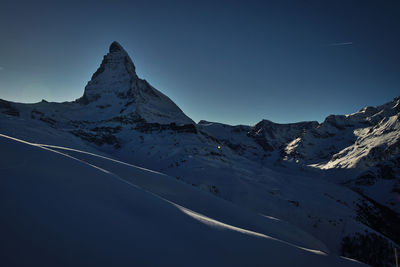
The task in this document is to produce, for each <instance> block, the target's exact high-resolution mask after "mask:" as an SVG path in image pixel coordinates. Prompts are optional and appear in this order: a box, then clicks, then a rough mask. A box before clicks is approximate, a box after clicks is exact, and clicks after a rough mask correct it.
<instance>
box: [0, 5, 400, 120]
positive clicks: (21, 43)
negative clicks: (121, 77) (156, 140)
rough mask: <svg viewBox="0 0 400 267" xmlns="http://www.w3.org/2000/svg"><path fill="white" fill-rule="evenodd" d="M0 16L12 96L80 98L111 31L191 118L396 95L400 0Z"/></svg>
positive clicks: (279, 111) (2, 68) (273, 115)
mask: <svg viewBox="0 0 400 267" xmlns="http://www.w3.org/2000/svg"><path fill="white" fill-rule="evenodd" d="M82 2H84V3H82ZM0 25H1V26H0V35H1V42H0V98H3V99H7V100H13V101H18V102H36V101H40V100H41V99H43V98H44V99H46V100H49V101H69V100H74V99H76V98H78V97H80V96H81V95H82V93H83V89H84V87H85V85H86V83H87V81H88V80H89V79H90V77H91V75H92V73H93V72H94V71H95V70H96V69H97V67H98V65H99V64H100V62H101V60H102V57H103V55H104V54H105V53H106V52H107V50H108V46H109V45H110V44H111V42H112V41H114V40H116V41H118V42H120V43H121V44H122V46H124V48H125V49H126V50H127V51H128V53H129V54H130V56H131V57H132V59H133V61H134V63H135V65H136V69H137V72H138V75H139V76H140V77H141V78H144V79H146V80H148V81H149V82H150V83H151V84H152V85H153V86H154V87H156V88H157V89H159V90H160V91H162V92H163V93H165V94H166V95H168V96H169V97H170V98H171V99H172V100H173V101H175V102H176V103H177V104H178V105H179V106H180V107H181V109H182V110H183V111H184V112H185V113H186V114H187V115H188V116H190V117H191V118H193V119H194V120H195V121H198V120H200V119H206V120H210V121H219V122H225V123H229V124H253V123H255V122H257V121H259V120H261V119H263V118H264V119H269V120H272V121H276V122H295V121H303V120H319V121H321V120H323V119H324V118H325V117H326V116H327V115H329V114H345V113H352V112H355V111H357V110H358V109H360V108H362V107H364V106H366V105H369V106H374V105H379V104H383V103H385V102H387V101H390V100H391V99H392V98H394V97H395V96H398V95H400V1H388V0H385V1H378V0H377V1H367V0H360V1H351V0H346V1H338V0H336V1H312V0H307V1H306V0H293V1H285V0H277V1H205V0H203V1H167V0H165V1H149V0H147V1H133V0H131V1H99V0H98V1H92V2H90V1H15V0H13V1H8V0H5V1H4V0H3V1H1V4H0Z"/></svg>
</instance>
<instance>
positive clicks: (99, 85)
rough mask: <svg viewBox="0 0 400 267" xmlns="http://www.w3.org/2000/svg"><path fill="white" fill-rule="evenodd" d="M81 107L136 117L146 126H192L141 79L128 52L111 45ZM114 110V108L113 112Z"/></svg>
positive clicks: (86, 91) (173, 106)
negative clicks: (150, 123) (164, 124)
mask: <svg viewBox="0 0 400 267" xmlns="http://www.w3.org/2000/svg"><path fill="white" fill-rule="evenodd" d="M77 102H78V103H80V104H83V105H87V106H90V107H94V108H95V107H99V106H101V107H110V108H109V110H108V111H104V112H107V113H110V115H116V114H111V113H115V111H116V110H118V113H119V114H120V115H124V116H127V115H129V116H135V117H140V118H141V119H144V120H145V121H147V122H157V123H172V122H176V123H178V124H193V123H194V122H193V121H192V120H191V119H190V118H188V117H187V116H186V115H185V114H184V113H183V112H182V111H181V110H180V109H179V107H178V106H177V105H176V104H175V103H174V102H173V101H171V99H169V98H168V97H167V96H166V95H164V94H163V93H161V92H160V91H158V90H157V89H155V88H154V87H153V86H151V85H150V84H149V83H148V82H147V81H146V80H143V79H140V78H139V77H138V76H137V74H136V68H135V65H134V64H133V61H132V59H131V58H130V56H129V55H128V53H127V52H126V51H125V49H124V48H123V47H122V46H121V45H120V44H119V43H118V42H116V41H114V42H112V43H111V45H110V48H109V51H108V53H107V54H106V55H105V56H104V58H103V60H102V62H101V64H100V66H99V68H98V69H97V70H96V72H95V73H94V74H93V75H92V78H91V80H90V81H89V82H88V84H87V85H86V87H85V91H84V94H83V96H82V97H81V98H79V99H78V100H77ZM111 107H112V108H111Z"/></svg>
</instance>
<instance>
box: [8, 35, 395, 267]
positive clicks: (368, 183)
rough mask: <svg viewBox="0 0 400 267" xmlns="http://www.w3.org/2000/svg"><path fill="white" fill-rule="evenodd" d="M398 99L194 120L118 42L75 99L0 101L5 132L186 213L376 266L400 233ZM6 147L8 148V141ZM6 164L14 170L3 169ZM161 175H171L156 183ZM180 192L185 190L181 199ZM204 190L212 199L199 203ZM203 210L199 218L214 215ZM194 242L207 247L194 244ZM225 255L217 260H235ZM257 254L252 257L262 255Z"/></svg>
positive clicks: (387, 261) (389, 261) (388, 258)
mask: <svg viewBox="0 0 400 267" xmlns="http://www.w3.org/2000/svg"><path fill="white" fill-rule="evenodd" d="M399 103H400V98H396V99H394V100H393V101H391V102H389V103H387V104H385V105H382V106H379V107H375V108H374V107H367V108H364V109H362V110H361V111H359V112H356V113H354V114H350V115H345V116H337V115H331V116H329V117H327V118H326V120H325V121H324V122H323V123H321V124H320V123H318V122H300V123H291V124H278V123H273V122H271V121H268V120H263V121H261V122H259V123H257V124H256V125H254V126H245V125H238V126H231V125H226V124H221V123H213V122H207V121H200V122H199V123H198V124H196V123H195V122H193V121H192V120H191V119H190V118H188V117H187V116H186V115H185V114H184V113H183V112H182V111H181V110H180V109H179V107H178V106H176V105H175V104H174V103H173V102H172V101H171V100H170V99H169V98H168V97H167V96H165V95H164V94H162V93H161V92H159V91H158V90H156V89H155V88H153V87H152V86H151V85H150V84H149V83H148V82H147V81H145V80H142V79H140V78H139V77H138V76H137V74H136V71H135V66H134V64H133V62H132V60H131V59H130V57H129V55H128V54H127V53H126V51H125V50H124V49H123V48H122V47H121V45H119V44H118V43H116V42H113V43H112V44H111V46H110V49H109V52H108V53H107V55H106V56H104V59H103V61H102V63H101V65H100V67H99V69H98V70H97V71H96V72H95V73H94V75H93V77H92V79H91V80H90V81H89V83H88V84H87V86H86V87H85V90H84V94H83V96H82V97H81V98H79V99H77V100H76V101H73V102H64V103H49V102H46V101H42V102H40V103H36V104H21V103H12V102H9V101H6V100H0V133H1V134H4V135H7V136H11V137H14V138H19V139H22V140H25V141H27V142H30V145H32V144H31V143H35V144H37V143H39V144H47V145H55V146H58V148H57V147H49V146H43V145H40V148H46V149H52V150H55V152H57V153H63V155H64V154H67V156H68V155H69V156H70V157H74V158H78V159H79V160H81V161H83V163H85V164H86V163H87V164H91V165H93V166H96V167H99V168H101V169H103V170H106V171H108V172H110V173H112V174H117V176H118V177H119V178H121V179H122V180H124V181H129V182H132V181H134V183H133V184H134V185H139V186H140V187H144V188H145V189H146V190H149V191H150V192H152V193H154V194H156V195H157V196H162V197H163V198H165V199H166V200H168V201H172V202H174V203H178V204H179V205H181V206H183V207H186V208H189V209H190V212H189V213H191V212H192V211H193V212H197V213H200V214H206V215H207V216H208V217H210V218H213V219H216V220H217V221H221V222H225V223H227V224H229V225H233V226H238V227H239V228H241V229H242V228H243V229H250V230H251V231H254V232H256V233H262V234H265V235H268V236H274V237H276V238H277V239H279V240H281V241H282V240H283V241H285V242H288V243H290V244H295V245H298V246H302V247H307V248H312V249H317V250H321V251H324V252H325V253H328V254H331V255H345V256H347V257H350V258H354V259H357V260H360V261H363V262H365V263H368V264H370V265H372V266H392V265H393V264H394V262H393V259H394V258H393V247H394V246H396V243H397V246H398V244H399V243H400V231H399V230H398V227H397V225H400V215H399V214H400V198H399V196H400V157H399V137H400V130H399V127H400V126H399V123H400V119H399V111H400V104H399ZM60 146H62V147H67V148H70V149H76V151H74V150H65V148H59V147H60ZM7 149H11V148H7ZM28 150H29V149H28ZM2 151H7V150H2ZM17 151H21V152H19V153H21V154H23V153H25V152H22V151H25V150H24V149H21V150H17ZM81 151H87V152H89V153H92V156H88V155H89V154H85V153H82V152H81ZM1 155H2V158H6V157H7V153H5V152H3V153H2V154H1ZM93 155H100V156H104V157H107V158H110V157H111V158H114V159H118V160H121V161H123V162H126V163H127V164H134V165H138V166H142V167H144V168H148V169H151V170H153V171H157V172H159V173H163V174H166V175H164V176H162V177H163V178H162V179H158V178H157V179H156V178H154V177H153V178H152V176H151V175H150V176H151V177H150V176H149V175H148V174H147V173H146V175H144V174H141V175H138V174H137V173H131V172H130V171H129V172H127V173H125V172H124V173H123V174H121V175H120V174H118V173H120V172H121V171H122V169H123V168H125V167H124V166H126V165H124V164H112V166H110V163H109V162H110V161H109V160H106V161H105V160H101V161H100V162H99V161H98V160H99V157H97V156H93ZM37 164H39V163H37ZM57 164H58V165H57V166H61V165H62V163H57ZM59 168H61V167H59ZM110 168H111V169H110ZM12 170H13V169H12ZM13 175H14V176H18V173H14V174H13V173H12V172H10V176H13ZM38 175H39V174H38ZM40 175H42V174H40ZM40 175H39V176H40ZM74 175H76V176H79V177H84V176H82V175H81V174H78V173H76V174H74ZM93 175H94V174H93ZM143 175H144V176H143ZM135 177H136V178H135ZM140 177H146V178H140ZM160 177H161V176H160ZM82 179H84V178H82ZM88 179H92V178H88ZM132 179H140V181H138V180H132ZM147 179H148V180H147ZM90 181H91V182H92V183H94V184H95V180H93V179H92V180H90ZM150 181H151V182H150ZM165 181H168V182H167V183H173V184H174V186H169V185H168V186H166V185H165V186H164V185H162V184H163V183H164V182H165ZM7 183H8V182H7ZM144 183H151V184H148V185H146V186H144ZM175 184H176V185H179V188H181V187H183V188H185V189H178V188H177V187H176V185H175ZM49 188H50V187H49ZM164 190H165V191H164ZM199 190H200V191H205V192H204V193H202V196H203V195H204V194H205V195H204V196H206V197H204V199H202V200H201V201H200V200H197V201H196V202H195V203H197V204H196V205H195V204H194V202H192V201H189V200H188V199H191V197H192V195H193V194H194V195H196V194H199V192H200V191H199ZM116 192H117V191H116ZM179 192H180V193H179ZM182 192H185V193H182ZM180 194H183V195H184V197H183V195H182V197H181V198H179V201H178V200H177V196H178V195H180ZM212 195H213V196H212ZM205 198H207V201H206V200H205ZM63 201H66V200H63ZM180 201H182V202H180ZM202 201H206V202H205V203H208V204H207V205H206V204H204V205H200V204H198V203H199V202H202ZM221 201H223V202H221ZM218 203H230V204H229V205H232V207H235V209H237V210H235V211H232V212H231V213H230V214H229V215H226V216H225V215H222V214H225V213H224V211H223V210H224V209H226V207H224V208H221V209H219V208H218V209H217V208H215V209H214V208H213V206H214V205H216V206H218V205H219V204H218ZM138 208H139V207H138ZM104 212H105V213H106V211H104ZM197 213H196V214H197ZM242 213H246V214H252V215H251V216H250V215H246V216H250V217H249V218H248V219H246V223H244V221H243V220H244V219H243V220H240V219H238V218H241V217H243V216H244V215H242ZM255 214H261V217H262V218H264V219H262V220H261V219H260V217H257V216H260V215H255ZM101 216H103V215H101ZM104 216H105V215H104ZM171 216H172V215H171ZM196 216H197V215H196ZM196 216H195V217H196ZM254 216H255V217H254ZM196 218H199V217H196ZM200 218H203V217H201V216H200ZM271 218H275V219H271ZM174 220H175V219H174ZM179 220H180V219H176V222H175V224H179ZM207 220H208V219H200V221H202V222H206V223H207V224H209V223H210V221H207ZM263 220H268V221H271V220H272V221H275V220H277V222H279V224H284V225H285V227H289V228H290V229H289V228H280V227H281V226H279V227H275V226H272V224H269V223H265V222H262V223H261V222H259V221H263ZM143 227H144V226H143ZM190 227H192V226H190ZM218 227H219V226H218ZM278 228H279V229H278ZM155 229H156V228H155ZM287 231H288V232H287ZM288 233H290V234H288ZM196 236H197V235H196ZM304 236H307V237H304ZM303 237H304V239H303ZM132 238H133V237H132ZM302 240H303V241H302ZM187 242H189V241H187ZM199 242H202V241H199ZM174 245H175V244H174ZM252 246H253V245H252ZM253 247H254V246H253ZM195 249H199V250H200V251H199V253H200V254H202V251H201V248H199V247H195V246H194V247H193V250H195ZM235 249H236V248H235ZM216 250H217V251H218V249H216ZM207 251H208V250H205V251H204V254H207V253H208V252H207ZM244 253H245V252H244ZM246 255H247V254H246ZM266 255H268V253H267V254H266ZM246 257H247V256H246ZM246 257H245V256H244V258H246ZM222 258H223V257H222V256H221V261H220V262H219V263H220V264H221V265H231V264H230V260H229V261H228V260H227V261H225V262H224V261H223V259H222ZM244 258H243V259H244ZM267 258H268V257H267ZM171 259H172V258H171ZM256 259H257V260H255V261H254V265H256V264H255V263H256V262H257V263H258V262H259V261H258V260H261V258H258V256H257V257H256ZM238 262H240V263H243V261H238ZM274 262H275V263H274V264H273V265H274V266H289V265H287V262H286V261H279V260H276V261H274ZM259 263H260V264H261V265H263V264H264V263H261V262H259ZM326 264H328V263H324V264H322V265H321V266H328V265H326ZM337 264H339V263H337ZM341 264H342V263H341ZM343 264H348V262H343ZM239 265H240V264H239ZM300 266H303V265H300ZM304 266H306V265H304ZM335 266H336V265H335Z"/></svg>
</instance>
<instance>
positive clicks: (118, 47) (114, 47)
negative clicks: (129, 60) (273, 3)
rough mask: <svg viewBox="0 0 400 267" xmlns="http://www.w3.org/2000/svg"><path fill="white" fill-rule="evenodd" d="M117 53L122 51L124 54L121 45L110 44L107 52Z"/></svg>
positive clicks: (115, 42)
mask: <svg viewBox="0 0 400 267" xmlns="http://www.w3.org/2000/svg"><path fill="white" fill-rule="evenodd" d="M119 51H123V52H126V51H125V50H124V48H123V47H122V45H120V44H119V43H118V42H117V41H114V42H112V43H111V45H110V48H109V52H110V53H112V52H119Z"/></svg>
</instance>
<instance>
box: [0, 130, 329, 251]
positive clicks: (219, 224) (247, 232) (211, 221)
mask: <svg viewBox="0 0 400 267" xmlns="http://www.w3.org/2000/svg"><path fill="white" fill-rule="evenodd" d="M0 137H3V138H7V139H11V140H14V141H17V142H21V143H24V144H27V145H31V146H36V147H39V148H42V149H45V150H48V151H51V152H54V153H57V154H60V155H63V156H65V157H68V158H70V159H73V160H76V161H79V162H81V163H83V164H86V165H89V166H91V167H93V168H95V169H97V170H99V171H102V172H104V173H106V174H109V175H111V176H112V177H114V178H115V179H117V180H119V181H121V182H123V183H125V184H127V185H129V186H132V187H135V188H138V189H140V190H142V191H145V192H146V193H149V194H151V195H153V196H155V197H157V198H159V199H161V200H163V201H166V202H168V203H170V204H171V205H173V206H175V207H176V208H177V209H179V210H180V211H181V212H183V213H184V214H186V215H188V216H190V217H192V218H193V219H195V220H197V221H199V222H202V223H204V224H207V225H209V226H211V227H215V228H220V229H224V230H225V229H226V230H231V231H235V232H239V233H242V234H245V235H252V236H257V237H260V238H266V239H272V240H275V241H277V242H282V243H284V244H287V245H290V246H293V247H296V248H299V249H302V250H304V251H307V252H310V253H314V254H318V255H324V256H327V255H328V254H326V253H325V252H322V251H320V250H314V249H309V248H304V247H301V246H297V245H294V244H291V243H289V242H286V241H283V240H280V239H277V238H273V237H271V236H268V235H265V234H262V233H258V232H254V231H251V230H247V229H243V228H240V227H236V226H233V225H230V224H226V223H223V222H220V221H217V220H214V219H212V218H210V217H208V216H205V215H203V214H200V213H197V212H195V211H193V210H190V209H187V208H185V207H183V206H181V205H178V204H176V203H174V202H172V201H170V200H168V199H165V198H163V197H161V196H159V195H157V194H155V193H153V192H151V191H149V190H146V189H144V188H142V187H140V186H138V185H136V184H133V183H131V182H129V181H126V180H125V179H122V178H121V177H120V176H118V175H116V174H115V173H112V172H110V171H108V170H106V169H103V168H101V167H99V166H96V165H94V164H91V163H89V162H87V161H84V160H81V159H78V158H76V157H73V156H71V155H69V154H67V153H63V152H60V151H57V150H54V149H62V150H66V151H74V152H79V153H83V154H88V155H91V156H95V157H99V158H103V159H106V160H110V161H113V162H116V163H120V164H124V165H127V166H130V167H134V168H138V169H140V170H144V171H149V172H152V173H156V174H161V175H165V174H162V173H159V172H156V171H152V170H148V169H145V168H141V167H138V166H135V165H132V164H128V163H125V162H122V161H119V160H115V159H111V158H108V157H105V156H101V155H97V154H94V153H90V152H86V151H81V150H77V149H71V148H67V147H62V146H54V145H45V144H36V143H31V142H28V141H24V140H21V139H18V138H14V137H11V136H7V135H4V134H0ZM52 148H54V149H52ZM264 216H265V215H264Z"/></svg>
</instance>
